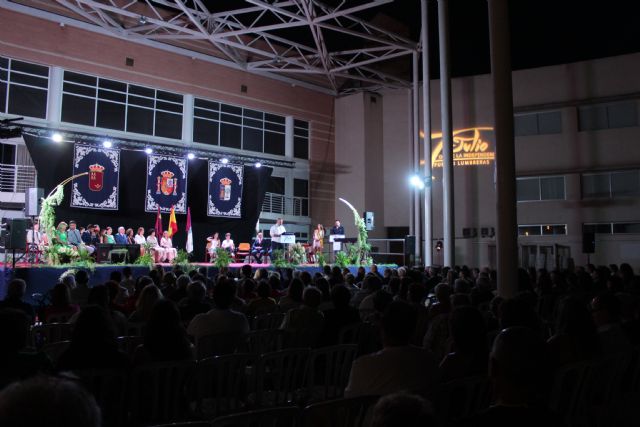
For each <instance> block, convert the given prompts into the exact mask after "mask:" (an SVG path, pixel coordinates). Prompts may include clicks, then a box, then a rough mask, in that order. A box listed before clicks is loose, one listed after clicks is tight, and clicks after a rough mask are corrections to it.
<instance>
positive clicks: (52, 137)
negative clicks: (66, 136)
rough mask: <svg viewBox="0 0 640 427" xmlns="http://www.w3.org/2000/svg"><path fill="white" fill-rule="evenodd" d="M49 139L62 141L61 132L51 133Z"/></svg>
mask: <svg viewBox="0 0 640 427" xmlns="http://www.w3.org/2000/svg"><path fill="white" fill-rule="evenodd" d="M51 140H52V141H53V142H62V134H61V133H58V132H56V133H54V134H53V135H51Z"/></svg>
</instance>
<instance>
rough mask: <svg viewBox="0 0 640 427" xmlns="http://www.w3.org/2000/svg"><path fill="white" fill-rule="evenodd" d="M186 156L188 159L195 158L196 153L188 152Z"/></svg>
mask: <svg viewBox="0 0 640 427" xmlns="http://www.w3.org/2000/svg"><path fill="white" fill-rule="evenodd" d="M187 158H188V159H189V160H193V159H195V158H196V155H195V154H193V153H189V154H187Z"/></svg>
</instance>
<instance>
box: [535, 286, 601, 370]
mask: <svg viewBox="0 0 640 427" xmlns="http://www.w3.org/2000/svg"><path fill="white" fill-rule="evenodd" d="M547 349H548V352H549V357H550V359H551V363H552V364H553V366H556V367H557V366H563V365H566V364H569V363H575V362H580V361H584V360H589V359H593V358H594V357H596V356H597V355H599V354H600V352H601V349H600V342H599V340H598V334H597V332H596V326H595V324H594V322H593V318H592V317H591V313H590V312H589V310H588V309H587V306H586V304H584V303H583V302H582V301H581V300H579V299H578V298H575V297H566V298H564V299H563V300H562V301H561V302H560V306H559V308H558V315H557V319H556V327H555V334H554V335H553V336H552V337H551V338H549V340H548V341H547Z"/></svg>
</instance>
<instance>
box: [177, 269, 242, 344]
mask: <svg viewBox="0 0 640 427" xmlns="http://www.w3.org/2000/svg"><path fill="white" fill-rule="evenodd" d="M235 286H236V285H235V283H234V282H233V281H232V280H231V279H221V280H220V281H218V283H217V284H216V286H215V288H214V292H213V302H214V303H215V306H216V308H214V309H213V310H210V311H208V312H206V313H201V314H198V315H196V316H195V317H194V318H193V320H192V321H191V323H189V326H188V327H187V333H188V334H189V335H191V336H192V337H194V338H195V339H196V343H197V341H198V339H200V338H202V337H204V336H206V335H212V334H226V333H237V334H238V336H239V337H240V336H242V335H244V334H247V333H249V322H248V321H247V318H246V317H245V315H244V314H242V313H239V312H237V311H234V310H231V308H230V307H231V303H232V302H233V300H234V297H235V293H236V289H235Z"/></svg>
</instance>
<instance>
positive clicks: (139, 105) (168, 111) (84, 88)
mask: <svg viewBox="0 0 640 427" xmlns="http://www.w3.org/2000/svg"><path fill="white" fill-rule="evenodd" d="M62 121H63V122H67V123H74V124H80V125H86V126H95V127H99V128H106V129H114V130H120V131H126V132H133V133H140V134H144V135H153V136H159V137H163V138H171V139H181V138H182V95H180V94H177V93H172V92H167V91H162V90H156V89H152V88H147V87H144V86H138V85H134V84H129V83H123V82H119V81H116V80H109V79H103V78H101V77H94V76H88V75H85V74H80V73H74V72H71V71H65V72H64V82H63V89H62Z"/></svg>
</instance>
